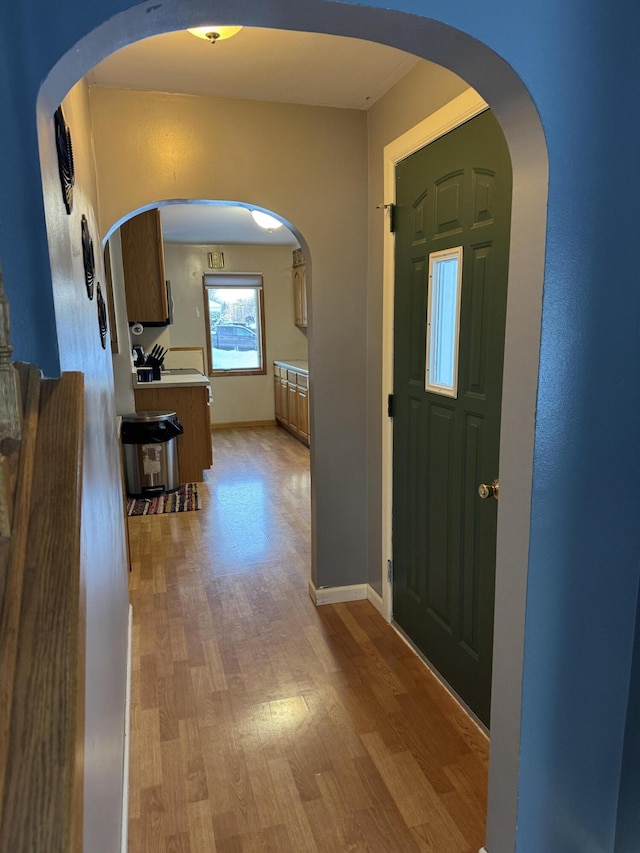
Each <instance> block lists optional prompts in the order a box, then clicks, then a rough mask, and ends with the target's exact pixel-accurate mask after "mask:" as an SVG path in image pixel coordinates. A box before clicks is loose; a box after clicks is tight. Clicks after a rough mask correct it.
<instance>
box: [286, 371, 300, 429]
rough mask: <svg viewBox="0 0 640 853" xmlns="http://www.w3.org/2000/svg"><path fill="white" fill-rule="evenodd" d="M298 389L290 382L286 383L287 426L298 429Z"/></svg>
mask: <svg viewBox="0 0 640 853" xmlns="http://www.w3.org/2000/svg"><path fill="white" fill-rule="evenodd" d="M297 397H298V389H297V387H296V386H295V385H294V384H292V383H291V382H289V383H287V411H288V413H289V426H290V427H291V428H292V429H295V430H297V429H298V400H297Z"/></svg>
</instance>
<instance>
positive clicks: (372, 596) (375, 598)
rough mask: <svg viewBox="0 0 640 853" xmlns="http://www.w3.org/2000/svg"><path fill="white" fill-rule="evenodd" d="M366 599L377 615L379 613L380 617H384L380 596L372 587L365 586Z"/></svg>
mask: <svg viewBox="0 0 640 853" xmlns="http://www.w3.org/2000/svg"><path fill="white" fill-rule="evenodd" d="M367 598H368V599H369V601H370V602H371V604H373V606H374V607H375V609H376V610H377V611H378V613H380V615H381V616H384V603H383V601H382V596H381V595H378V593H377V592H376V591H375V589H374V588H373V587H372V586H367Z"/></svg>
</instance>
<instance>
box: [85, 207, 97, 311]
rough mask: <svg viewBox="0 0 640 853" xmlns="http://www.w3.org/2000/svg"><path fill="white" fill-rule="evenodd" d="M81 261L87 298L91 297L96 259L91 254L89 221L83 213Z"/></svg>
mask: <svg viewBox="0 0 640 853" xmlns="http://www.w3.org/2000/svg"><path fill="white" fill-rule="evenodd" d="M82 262H83V264H84V283H85V284H86V286H87V296H88V297H89V299H93V287H94V283H95V279H96V261H95V257H94V254H93V240H92V239H91V235H90V234H89V223H88V222H87V217H86V216H85V215H84V213H83V214H82Z"/></svg>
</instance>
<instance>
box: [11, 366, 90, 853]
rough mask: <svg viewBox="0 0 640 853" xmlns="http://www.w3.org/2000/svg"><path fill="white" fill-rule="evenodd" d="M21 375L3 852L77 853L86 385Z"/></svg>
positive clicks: (79, 379) (26, 370) (77, 379)
mask: <svg viewBox="0 0 640 853" xmlns="http://www.w3.org/2000/svg"><path fill="white" fill-rule="evenodd" d="M19 372H20V377H21V385H22V403H23V406H24V416H23V424H22V441H21V448H20V460H19V466H18V473H17V484H16V489H15V503H14V513H13V524H12V528H11V538H10V540H8V543H7V545H6V547H5V557H6V567H5V571H4V573H3V572H1V571H0V596H1V597H0V850H3V851H4V850H6V851H16V853H17V851H27V850H29V851H31V850H33V851H38V852H39V853H40V851H43V853H44V851H56V853H57V851H61V853H62V851H64V853H70V851H78V850H81V849H82V789H83V781H82V771H83V767H82V762H83V745H84V636H85V626H84V601H83V590H82V585H81V584H82V579H81V571H80V517H81V513H80V509H81V499H82V454H83V429H84V424H83V420H84V379H83V376H82V374H81V373H66V374H63V375H62V377H61V378H60V379H56V380H51V379H44V380H43V379H41V378H40V373H39V371H37V370H36V369H35V368H33V367H31V366H21V367H20V370H19ZM0 558H1V555H0Z"/></svg>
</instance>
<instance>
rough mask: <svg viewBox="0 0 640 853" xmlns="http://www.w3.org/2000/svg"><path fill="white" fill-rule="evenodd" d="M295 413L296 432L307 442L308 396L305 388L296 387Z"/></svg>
mask: <svg viewBox="0 0 640 853" xmlns="http://www.w3.org/2000/svg"><path fill="white" fill-rule="evenodd" d="M296 413H297V430H298V434H299V435H300V437H301V438H303V439H304V441H305V442H306V443H307V444H308V443H309V396H308V392H307V389H306V388H300V387H298V389H297V395H296Z"/></svg>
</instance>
